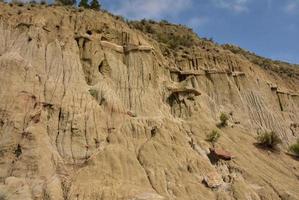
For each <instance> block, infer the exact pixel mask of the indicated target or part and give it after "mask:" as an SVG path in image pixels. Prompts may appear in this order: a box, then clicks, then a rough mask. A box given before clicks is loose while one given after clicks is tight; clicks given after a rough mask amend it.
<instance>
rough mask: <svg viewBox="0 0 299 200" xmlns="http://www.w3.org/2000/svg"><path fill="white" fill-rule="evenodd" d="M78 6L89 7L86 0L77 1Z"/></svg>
mask: <svg viewBox="0 0 299 200" xmlns="http://www.w3.org/2000/svg"><path fill="white" fill-rule="evenodd" d="M79 7H83V8H89V4H88V0H81V1H80V3H79Z"/></svg>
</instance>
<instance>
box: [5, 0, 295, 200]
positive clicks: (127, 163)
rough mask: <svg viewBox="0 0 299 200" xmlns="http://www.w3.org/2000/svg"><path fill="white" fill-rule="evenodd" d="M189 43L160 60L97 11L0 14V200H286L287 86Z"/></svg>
mask: <svg viewBox="0 0 299 200" xmlns="http://www.w3.org/2000/svg"><path fill="white" fill-rule="evenodd" d="M198 41H199V42H198V43H196V45H193V46H192V47H190V48H187V47H179V48H178V49H176V51H175V53H174V52H172V53H171V52H170V53H168V54H165V51H164V50H163V51H161V50H160V49H161V45H160V44H159V43H158V42H157V41H155V40H153V39H151V38H150V37H149V36H147V35H146V34H144V33H142V32H140V31H138V30H135V29H132V28H130V27H129V26H128V25H127V24H125V23H124V22H122V21H119V20H116V19H115V18H114V17H112V16H111V15H109V14H108V13H102V12H95V11H91V10H83V11H82V10H76V9H74V8H67V7H46V6H37V7H32V6H24V7H18V6H15V5H14V6H9V5H6V4H2V3H1V4H0V199H5V200H8V199H14V200H17V199H20V200H21V199H22V200H27V199H28V200H29V199H43V200H52V199H53V200H59V199H61V200H62V199H76V200H79V199H80V200H83V199H101V200H112V199H132V200H133V199H140V200H144V199H148V200H156V199H165V200H166V199H182V200H188V199H190V200H191V199H192V200H195V199H219V200H220V199H227V200H229V199H252V200H268V199H269V200H273V199H274V200H275V199H277V200H279V199H283V200H293V199H299V190H298V184H299V180H298V179H299V172H298V170H299V163H298V161H297V160H295V159H293V158H292V157H290V156H288V155H286V154H285V153H284V151H285V149H286V148H287V147H288V145H290V144H291V143H292V142H294V141H295V139H296V138H298V137H299V128H298V127H299V107H298V105H299V95H298V92H299V91H298V90H299V88H298V85H299V79H298V77H297V76H292V77H289V76H281V75H280V74H279V73H278V72H275V71H273V70H269V69H264V68H262V67H261V66H258V65H256V64H254V63H252V62H251V61H250V60H249V59H247V58H246V57H244V56H242V55H239V54H234V53H232V51H229V50H227V49H225V48H222V47H221V46H217V45H215V44H213V43H210V42H200V40H199V39H198ZM292 70H294V72H293V74H294V73H297V74H298V69H296V68H292ZM221 112H224V113H227V115H228V116H229V126H228V127H225V128H221V129H218V128H217V127H216V124H217V123H218V121H219V115H220V113H221ZM213 129H216V130H218V131H219V132H220V133H221V135H222V136H221V138H220V140H219V142H218V144H217V146H218V147H220V148H222V149H225V150H226V151H229V152H230V153H231V154H232V155H233V156H234V158H233V159H232V160H230V161H224V160H219V161H217V162H215V161H214V160H213V159H211V158H209V157H208V155H209V153H210V151H209V147H210V144H209V143H207V142H206V141H205V138H206V134H208V133H209V132H211V130H213ZM262 130H273V131H276V132H277V133H278V134H279V136H280V137H281V139H282V140H283V144H282V146H281V149H282V151H281V152H278V153H270V152H268V151H265V150H261V149H259V148H257V147H256V146H255V145H254V143H255V141H256V140H255V136H256V133H257V132H258V131H262Z"/></svg>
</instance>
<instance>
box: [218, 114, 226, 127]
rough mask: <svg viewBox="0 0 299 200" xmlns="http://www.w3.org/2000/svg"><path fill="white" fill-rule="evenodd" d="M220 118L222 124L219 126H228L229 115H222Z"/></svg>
mask: <svg viewBox="0 0 299 200" xmlns="http://www.w3.org/2000/svg"><path fill="white" fill-rule="evenodd" d="M219 118H220V124H219V125H220V126H221V127H225V126H227V120H228V116H227V114H225V113H221V114H220V117H219Z"/></svg>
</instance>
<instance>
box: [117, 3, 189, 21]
mask: <svg viewBox="0 0 299 200" xmlns="http://www.w3.org/2000/svg"><path fill="white" fill-rule="evenodd" d="M191 5H192V0H126V1H121V2H120V5H119V6H118V8H117V9H116V10H114V13H116V14H120V15H124V16H126V17H128V18H133V19H142V18H154V19H159V18H161V17H163V16H167V15H168V16H176V15H178V14H179V13H181V12H182V11H184V10H186V9H188V8H190V6H191Z"/></svg>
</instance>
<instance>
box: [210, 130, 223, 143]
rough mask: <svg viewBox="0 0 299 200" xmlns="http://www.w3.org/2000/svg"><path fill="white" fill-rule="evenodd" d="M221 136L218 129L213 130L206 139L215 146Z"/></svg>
mask: <svg viewBox="0 0 299 200" xmlns="http://www.w3.org/2000/svg"><path fill="white" fill-rule="evenodd" d="M220 136H221V135H220V133H218V131H216V130H213V131H212V132H211V133H210V134H208V135H207V138H206V141H208V142H210V143H211V144H212V145H213V146H214V145H215V144H216V142H217V141H218V139H219V138H220Z"/></svg>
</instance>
